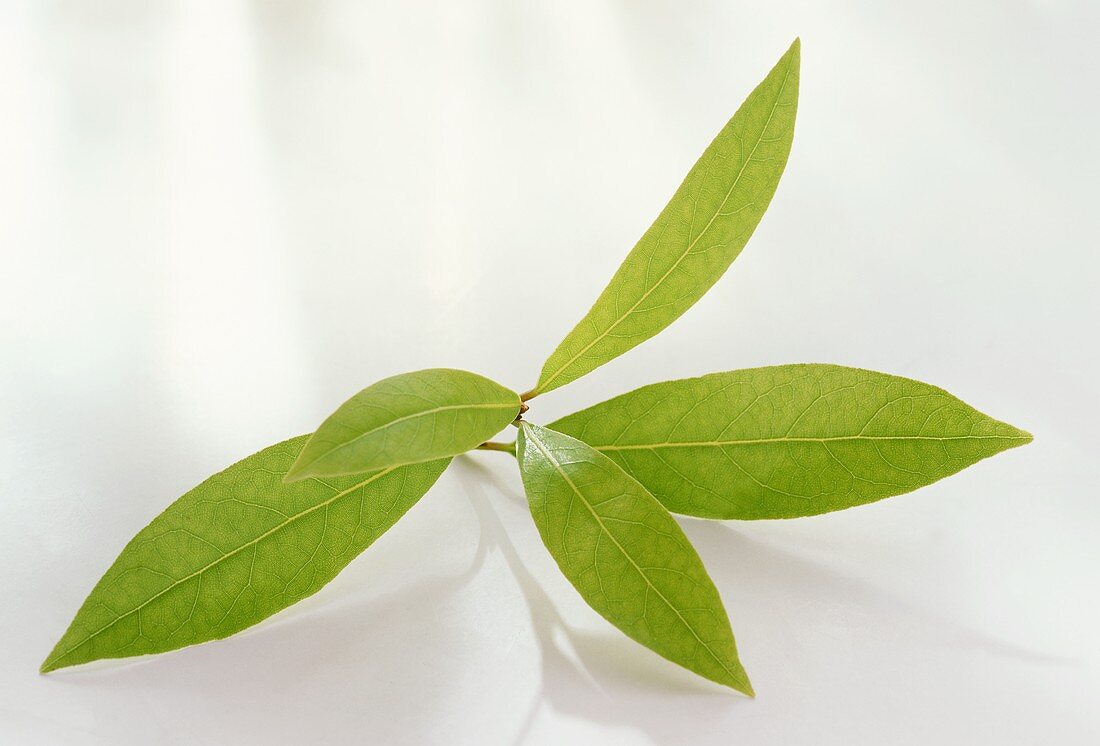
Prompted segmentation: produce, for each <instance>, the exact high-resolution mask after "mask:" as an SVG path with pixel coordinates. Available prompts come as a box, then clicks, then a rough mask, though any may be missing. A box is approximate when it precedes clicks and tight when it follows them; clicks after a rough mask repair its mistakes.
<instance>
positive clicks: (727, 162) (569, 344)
mask: <svg viewBox="0 0 1100 746" xmlns="http://www.w3.org/2000/svg"><path fill="white" fill-rule="evenodd" d="M800 50H801V46H800V43H799V40H798V39H795V41H794V43H793V44H791V47H790V49H788V50H787V52H786V53H785V54H784V55H783V56H782V57H781V58H780V60H779V62H777V63H776V65H775V67H774V68H772V70H771V72H770V73H769V74H768V76H767V77H766V78H765V79H764V80H763V81H762V82H761V83H760V84H759V85H758V86H757V87H756V88H755V89H754V90H753V92H752V93H751V94H749V96H748V98H747V99H746V100H745V102H744V103H743V104H742V105H741V106H740V107H739V108H738V110H737V112H736V113H735V114H734V115H733V118H732V119H730V121H729V122H728V123H727V124H726V126H725V127H724V128H723V129H722V131H721V132H719V134H718V135H717V137H715V139H714V141H713V142H712V143H711V144H710V146H708V147H707V149H706V150H705V151H704V152H703V155H702V156H701V157H700V158H699V160H698V162H697V163H696V164H695V165H694V166H693V167H692V169H691V171H690V172H688V175H687V177H685V179H684V181H683V183H682V184H681V185H680V187H679V189H677V191H676V193H675V194H674V195H673V197H672V199H671V200H670V201H669V203H668V205H667V206H666V207H665V208H664V210H662V211H661V214H660V215H659V216H658V217H657V219H656V220H655V221H654V223H653V225H652V226H650V228H649V230H647V231H646V233H645V235H643V236H642V238H641V239H640V240H639V241H638V243H637V245H635V247H634V248H633V249H632V250H631V252H630V254H629V255H628V256H627V257H626V259H625V260H624V261H623V263H622V265H621V266H620V267H619V269H618V271H617V272H616V273H615V275H614V277H612V279H611V281H610V283H608V285H607V287H606V288H605V289H604V290H603V292H602V293H601V294H600V297H599V298H598V299H597V300H596V303H595V304H594V305H593V306H592V308H591V309H590V310H589V311H588V313H587V314H586V315H585V317H584V318H583V319H581V321H580V323H578V324H577V326H576V327H574V328H573V330H572V331H570V332H569V334H568V335H567V336H566V337H565V339H564V340H562V342H561V344H559V345H558V347H557V349H555V350H554V352H553V353H551V355H550V357H549V358H548V359H547V361H546V363H545V364H544V365H543V369H542V372H541V373H540V375H539V381H538V383H537V384H536V386H535V388H534V389H532V390H531V391H529V392H527V393H525V394H524V395H523V398H524V399H525V400H526V399H530V398H532V397H534V396H537V395H539V394H541V393H545V392H547V391H551V390H553V389H555V388H558V387H559V386H564V385H565V384H567V383H569V382H571V381H574V380H576V379H577V378H580V377H581V376H583V375H585V374H586V373H589V372H591V371H593V370H595V369H596V368H598V367H599V366H601V365H603V364H604V363H607V362H609V361H610V360H612V359H613V358H615V357H617V356H619V355H621V354H623V353H624V352H626V351H628V350H630V349H631V348H633V347H635V346H637V345H639V344H641V343H642V342H644V341H645V340H647V339H649V338H650V337H652V336H654V335H655V334H657V333H658V332H660V331H661V330H662V329H664V328H665V327H667V326H668V325H669V324H671V323H672V322H673V321H675V320H676V319H677V318H679V317H680V316H681V315H682V314H683V313H684V312H685V311H687V309H688V308H690V307H691V306H692V305H694V303H695V302H696V301H697V300H699V298H701V297H702V296H703V295H704V294H705V293H706V292H707V290H709V289H710V287H711V286H712V285H713V284H714V283H715V282H717V281H718V279H719V278H720V277H721V276H722V275H723V274H724V273H725V271H726V269H728V268H729V265H730V264H731V263H732V262H733V260H734V259H736V258H737V256H738V254H740V252H741V249H742V248H744V246H745V244H746V243H747V242H748V240H749V238H750V237H751V236H752V233H753V231H754V230H755V229H756V226H757V224H758V223H759V222H760V219H761V218H762V217H763V215H764V212H765V210H766V209H767V207H768V205H769V204H770V202H771V199H772V197H773V196H774V194H775V190H776V188H777V186H778V184H779V179H780V177H781V176H782V174H783V170H784V168H785V166H786V163H787V157H788V155H789V154H790V149H791V143H792V140H793V137H794V123H795V116H796V113H797V108H798V79H799V60H800V54H801V51H800ZM746 150H748V154H747V155H746ZM700 206H701V207H700ZM697 228H698V231H697V230H696V229H697ZM624 307H625V308H626V310H625V311H623V310H622V309H623V308H624Z"/></svg>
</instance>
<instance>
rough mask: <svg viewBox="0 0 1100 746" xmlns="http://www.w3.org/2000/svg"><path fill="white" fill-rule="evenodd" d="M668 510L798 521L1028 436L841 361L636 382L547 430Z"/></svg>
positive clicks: (917, 385) (952, 401) (928, 477)
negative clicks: (624, 475) (602, 461)
mask: <svg viewBox="0 0 1100 746" xmlns="http://www.w3.org/2000/svg"><path fill="white" fill-rule="evenodd" d="M551 427H553V428H554V429H557V430H560V431H561V432H564V433H568V434H570V435H572V436H574V437H576V438H580V439H582V440H584V441H585V442H586V443H588V444H590V445H591V446H592V447H594V448H596V449H597V450H599V451H600V452H601V453H604V454H606V455H607V456H609V457H611V458H612V459H614V460H615V462H616V463H618V464H619V465H620V466H621V467H623V469H625V470H626V471H627V472H628V473H629V474H630V475H631V476H633V477H634V478H635V479H637V480H638V481H639V482H641V483H642V484H643V485H645V486H646V488H647V489H649V490H650V492H652V493H653V495H654V496H655V497H656V498H657V499H659V500H660V501H661V502H662V503H664V505H665V506H666V507H667V508H668V509H669V510H671V511H673V512H675V513H683V514H685V515H693V516H698V517H702V518H742V519H750V518H795V517H798V516H807V515H816V514H818V513H826V512H829V511H832V510H841V509H843V508H849V507H852V506H853V505H862V504H864V503H869V502H873V501H875V500H881V499H882V498H884V497H889V496H891V495H898V494H901V493H903V492H909V491H910V490H915V489H917V488H918V487H922V486H924V485H926V484H930V483H932V482H935V481H936V480H938V479H942V478H943V477H946V476H948V475H950V474H954V473H955V472H957V471H959V470H961V469H964V468H966V467H967V466H970V465H971V464H973V463H975V462H976V461H980V460H981V459H983V458H986V457H988V456H992V455H993V454H995V453H999V452H1000V451H1003V450H1005V449H1007V448H1013V447H1015V446H1019V445H1023V444H1025V443H1028V442H1030V441H1031V435H1029V434H1028V433H1026V432H1024V431H1023V430H1019V429H1017V428H1015V427H1013V426H1011V425H1008V424H1005V423H1004V422H999V421H997V420H994V419H992V418H990V417H987V416H986V415H984V414H982V413H981V412H979V411H977V410H976V409H974V408H973V407H971V406H969V405H967V404H965V403H964V402H962V401H960V400H959V399H956V398H955V397H954V396H952V395H951V394H949V393H947V392H946V391H944V390H943V389H939V388H936V387H935V386H930V385H928V384H926V383H921V382H919V381H913V380H911V379H908V378H900V377H898V376H891V375H886V374H885V373H875V372H873V371H868V370H860V369H858V368H845V367H842V366H838V365H781V366H775V367H770V368H754V369H750V370H735V371H730V372H728V373H714V374H712V375H709V376H703V377H701V378H687V379H684V380H680V381H668V382H665V383H657V384H653V385H651V386H644V387H642V388H640V389H637V390H635V391H631V392H630V393H627V394H623V395H622V396H618V397H616V398H614V399H610V400H609V401H606V402H603V403H602V404H597V405H595V406H593V407H589V408H588V409H585V410H582V411H580V412H577V413H575V414H572V415H569V416H568V417H565V418H563V419H561V420H558V421H557V422H555V423H553V424H552V425H551Z"/></svg>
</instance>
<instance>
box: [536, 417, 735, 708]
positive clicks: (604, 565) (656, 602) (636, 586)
mask: <svg viewBox="0 0 1100 746" xmlns="http://www.w3.org/2000/svg"><path fill="white" fill-rule="evenodd" d="M516 445H517V455H518V458H519V465H520V471H521V472H522V474H523V485H524V488H525V489H526V491H527V498H528V501H529V502H530V506H531V515H532V516H534V519H535V524H536V525H537V526H538V530H539V533H540V534H541V535H542V540H543V542H544V543H545V544H546V547H547V548H548V549H549V550H550V554H551V555H553V557H554V559H555V560H556V561H557V563H558V566H559V567H560V568H561V570H562V572H563V573H564V574H565V577H566V578H568V579H569V582H570V583H572V584H573V586H574V587H575V588H576V589H577V591H579V592H580V594H581V596H582V597H583V598H584V600H585V601H586V602H588V604H589V605H590V606H591V607H592V608H593V609H595V610H596V611H597V612H599V613H600V615H602V616H603V617H604V618H605V619H607V620H608V621H609V622H611V623H612V624H613V625H615V626H616V627H618V628H619V629H621V630H622V631H623V632H625V633H626V634H627V635H628V636H629V637H631V638H633V639H634V640H636V641H637V642H640V643H641V644H642V645H645V646H646V647H648V648H649V649H651V650H653V651H654V652H656V653H658V654H659V655H662V656H664V657H665V658H667V659H668V660H670V661H672V662H673V663H677V664H679V665H681V666H683V667H684V668H687V669H688V670H691V671H694V672H695V673H697V674H699V675H700V676H704V677H706V678H708V679H711V680H712V681H716V682H718V683H720V684H724V685H726V686H729V687H732V688H733V689H736V690H737V691H739V692H744V693H745V694H749V695H751V694H752V686H751V685H750V684H749V679H748V675H747V674H746V673H745V670H744V669H743V668H742V667H741V662H740V660H739V659H738V657H737V647H736V645H735V644H734V639H733V631H732V630H731V629H730V623H729V619H728V618H727V617H726V611H725V608H724V607H723V606H722V599H721V598H720V597H719V595H718V590H717V589H716V588H715V587H714V583H713V582H711V579H710V576H709V575H707V571H706V568H704V567H703V563H702V561H701V560H700V559H699V555H698V554H696V552H695V549H694V547H692V546H691V544H690V543H689V542H688V539H687V537H686V536H685V535H684V532H683V531H682V530H681V529H680V527H679V526H678V525H677V524H676V521H675V520H673V518H672V516H671V515H670V514H669V512H668V511H667V510H665V508H664V507H663V506H662V505H661V504H660V503H659V502H657V500H655V499H654V498H653V496H652V495H650V494H649V493H648V492H647V491H646V490H645V488H644V487H642V486H641V485H640V484H638V483H637V482H636V481H634V480H633V479H631V478H630V477H629V476H627V474H626V473H624V472H623V470H622V469H620V468H619V467H618V466H617V465H616V464H615V462H614V461H612V460H611V459H609V458H608V457H606V456H604V455H602V454H600V453H599V452H597V451H595V450H593V449H592V448H590V447H589V446H587V445H585V444H584V443H582V442H581V441H579V440H576V439H575V438H571V437H569V436H568V435H563V434H561V433H557V432H554V431H553V430H549V429H546V428H542V427H538V426H537V425H531V424H528V423H524V424H523V425H522V427H521V429H520V434H519V438H518V440H517V443H516Z"/></svg>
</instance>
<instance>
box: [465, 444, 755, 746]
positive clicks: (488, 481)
mask: <svg viewBox="0 0 1100 746" xmlns="http://www.w3.org/2000/svg"><path fill="white" fill-rule="evenodd" d="M455 464H456V471H460V472H463V473H464V476H462V477H461V478H460V482H461V484H462V485H463V488H464V489H465V490H466V494H467V496H468V498H469V500H470V504H471V505H472V506H473V508H474V510H475V511H476V513H477V516H478V520H479V521H480V523H481V529H482V535H483V537H485V541H486V543H487V545H488V546H489V548H491V549H495V550H499V551H500V553H501V555H502V556H503V557H504V559H505V561H506V562H507V565H508V567H509V570H510V571H511V572H512V574H513V576H514V577H515V579H516V583H517V586H518V587H519V589H520V592H521V593H522V594H523V598H524V601H525V602H526V604H527V607H528V610H529V612H530V614H531V623H532V626H533V627H534V630H535V635H536V638H537V640H538V643H539V648H540V652H541V655H542V687H541V691H540V693H539V695H538V696H537V697H536V698H535V699H534V701H532V703H531V705H530V708H529V710H528V712H527V715H526V717H525V719H524V721H523V724H522V725H521V727H520V728H519V730H518V731H517V733H516V736H515V739H514V741H513V743H515V744H520V743H523V742H524V740H525V739H526V737H527V736H528V734H529V733H530V729H531V727H532V726H533V724H534V721H535V718H536V716H537V714H538V711H539V709H540V708H541V707H542V706H543V705H547V706H549V707H551V708H552V709H553V710H555V711H557V712H560V713H564V714H566V715H569V716H572V717H578V718H584V719H586V720H590V721H593V722H598V723H601V724H603V725H606V726H612V727H616V726H617V727H620V728H631V729H637V730H641V731H642V732H644V733H645V734H646V735H648V736H649V737H650V738H651V739H653V740H654V741H656V742H658V743H666V742H677V743H679V742H690V741H691V740H693V739H694V738H696V737H703V736H705V735H710V736H713V734H714V729H715V719H716V718H719V717H722V716H725V715H727V714H728V713H729V712H730V711H732V710H734V709H737V708H739V707H743V706H745V705H746V704H747V703H748V700H747V699H746V698H745V697H742V696H741V695H738V694H735V693H733V692H731V691H730V690H727V689H725V688H723V687H720V686H718V685H716V684H711V683H710V682H708V681H706V680H704V679H700V678H699V677H697V676H695V675H694V674H691V673H689V672H687V671H684V670H682V669H680V668H678V667H677V666H675V665H674V664H672V663H669V662H667V661H664V660H662V659H661V658H659V657H657V656H656V655H654V654H653V653H651V652H649V651H647V650H645V649H644V648H643V647H641V646H639V645H638V644H637V643H635V642H634V641H632V640H630V639H629V638H627V637H625V636H624V635H622V634H621V633H619V632H618V631H617V630H615V629H614V628H613V627H611V626H610V625H608V627H607V632H606V633H591V632H586V631H582V630H577V629H575V628H573V627H570V626H569V625H568V624H567V623H566V622H565V621H564V619H563V618H562V616H561V615H560V614H559V613H558V611H557V609H556V608H555V606H554V604H553V602H552V601H551V600H550V598H549V596H548V595H547V594H546V592H545V591H544V590H543V589H542V586H541V585H540V584H539V582H538V581H537V580H536V579H535V578H534V576H533V575H532V574H531V572H530V571H529V570H528V569H527V567H526V565H525V564H524V563H523V560H522V559H521V558H520V556H519V553H518V552H517V551H516V548H515V546H514V544H513V543H512V541H511V539H510V538H509V536H508V534H507V532H506V531H505V529H504V525H503V523H502V522H501V519H500V516H499V514H498V512H497V508H495V507H494V506H493V501H494V499H496V497H497V495H488V494H487V492H488V489H487V487H486V485H488V488H491V489H492V491H493V492H496V493H499V495H501V496H504V497H506V498H507V499H508V503H510V504H512V505H513V506H514V507H517V508H519V509H520V510H523V511H524V512H526V506H525V505H516V503H518V502H520V501H519V500H517V499H516V496H515V494H514V489H513V488H512V487H511V486H510V485H506V484H503V483H502V482H501V481H500V480H499V479H498V477H497V475H496V474H495V473H494V472H493V471H492V470H491V469H489V468H487V467H485V466H484V465H483V464H481V463H479V462H476V461H474V460H472V459H468V458H459V459H456V460H455ZM467 477H469V478H467Z"/></svg>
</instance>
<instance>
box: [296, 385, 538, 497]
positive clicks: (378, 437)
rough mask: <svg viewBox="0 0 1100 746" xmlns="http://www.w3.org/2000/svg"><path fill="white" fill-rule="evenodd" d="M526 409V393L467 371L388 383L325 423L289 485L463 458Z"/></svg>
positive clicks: (362, 395)
mask: <svg viewBox="0 0 1100 746" xmlns="http://www.w3.org/2000/svg"><path fill="white" fill-rule="evenodd" d="M519 410H520V400H519V394H517V393H515V392H514V391H509V390H508V389H506V388H504V387H503V386H501V385H500V384H499V383H496V382H494V381H490V380H489V379H488V378H485V377H483V376H479V375H477V374H476V373H469V372H467V371H464V370H452V369H449V368H431V369H429V370H420V371H416V372H414V373H403V374H401V375H398V376H392V377H391V378H385V379H383V380H381V381H379V382H378V383H376V384H374V385H372V386H368V387H367V388H365V389H363V390H362V391H360V392H359V393H358V394H356V395H355V396H353V397H351V399H349V400H348V401H346V402H344V404H342V405H341V406H340V408H339V409H337V410H336V411H335V412H333V413H332V415H330V416H329V418H328V419H327V420H325V421H324V422H323V423H321V426H320V427H319V428H317V432H315V433H314V434H313V437H311V438H310V440H309V443H307V444H306V447H305V448H304V449H302V454H301V455H300V456H299V457H298V460H297V461H295V462H294V466H293V467H291V469H290V472H289V473H288V474H287V476H286V480H287V481H288V482H292V481H294V480H297V479H303V478H305V477H327V476H337V475H343V474H360V473H363V472H366V471H371V470H374V469H384V468H386V467H389V466H398V465H400V464H412V463H417V462H420V461H431V460H432V459H437V458H441V457H444V456H457V455H458V454H460V453H465V452H466V451H468V450H470V449H471V448H476V447H477V446H478V445H480V444H481V443H483V442H485V441H486V440H488V439H489V438H491V437H492V436H494V435H496V434H497V433H498V432H500V431H501V430H502V429H503V428H505V427H506V426H507V425H508V423H509V422H511V421H512V420H514V419H515V418H516V416H517V415H518V414H519Z"/></svg>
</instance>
